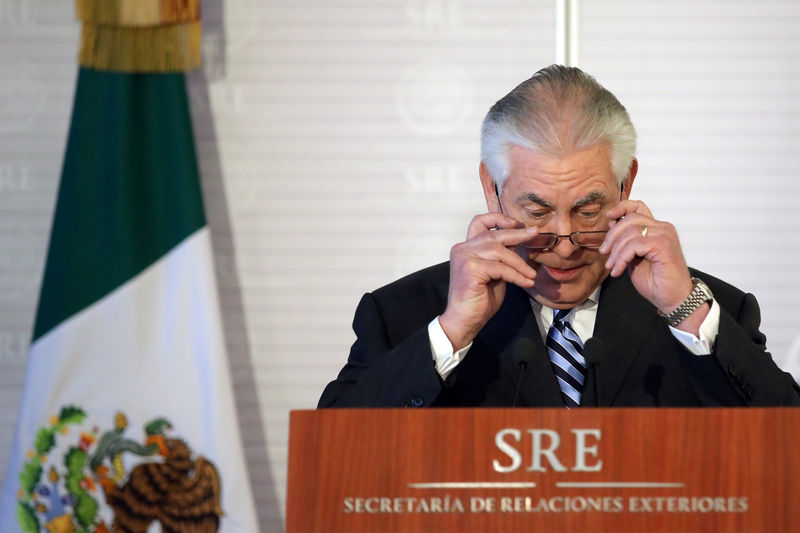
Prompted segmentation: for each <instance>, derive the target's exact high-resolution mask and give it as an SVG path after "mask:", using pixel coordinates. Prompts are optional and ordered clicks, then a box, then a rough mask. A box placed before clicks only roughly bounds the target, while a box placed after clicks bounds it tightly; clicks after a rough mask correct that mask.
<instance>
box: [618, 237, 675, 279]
mask: <svg viewBox="0 0 800 533" xmlns="http://www.w3.org/2000/svg"><path fill="white" fill-rule="evenodd" d="M662 245H663V239H661V238H650V237H639V238H634V239H630V240H628V241H627V242H625V244H624V245H622V246H617V247H615V248H614V250H612V252H611V254H610V255H609V257H608V259H607V260H606V264H605V266H606V268H608V269H609V270H611V276H612V277H617V276H620V275H622V273H623V272H625V269H626V268H627V266H628V264H629V263H630V262H631V261H633V260H634V259H635V258H636V257H641V258H643V259H647V260H653V259H654V258H656V257H657V256H658V252H659V250H660V249H661V247H662Z"/></svg>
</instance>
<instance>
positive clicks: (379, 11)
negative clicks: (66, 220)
mask: <svg viewBox="0 0 800 533" xmlns="http://www.w3.org/2000/svg"><path fill="white" fill-rule="evenodd" d="M555 3H556V0H394V1H392V0H383V1H376V0H333V1H328V2H322V1H316V2H314V1H308V0H295V1H292V2H288V1H283V2H281V1H277V0H228V1H226V2H225V3H224V5H220V4H221V3H217V2H206V3H205V4H204V6H203V8H204V11H203V15H204V54H205V66H204V69H203V71H202V72H197V73H194V74H192V75H191V76H190V78H189V80H190V82H189V86H190V95H191V98H192V107H193V114H194V120H195V131H196V137H197V146H198V155H199V157H200V161H201V168H202V172H203V183H204V189H205V194H206V203H207V211H208V215H209V221H210V225H211V229H212V234H213V238H214V247H215V256H216V261H217V267H218V278H219V281H220V290H221V293H222V294H221V297H222V303H223V307H224V309H223V311H224V320H225V327H226V334H227V341H228V347H229V350H230V358H231V367H232V371H233V376H234V380H235V383H236V392H237V403H238V408H239V410H240V420H241V422H242V431H243V438H244V442H245V445H246V454H247V460H248V465H249V468H250V471H251V475H252V480H253V485H254V490H255V493H256V494H255V495H256V500H257V504H258V508H259V513H260V516H259V517H260V521H261V525H262V530H263V531H265V532H272V531H280V530H281V529H282V513H283V510H282V507H283V502H284V492H285V480H286V452H287V442H286V438H287V432H288V427H287V423H288V412H289V410H290V409H299V408H312V407H314V406H315V405H316V400H317V398H318V396H319V393H320V392H321V391H322V388H323V387H324V385H325V383H326V382H327V381H329V380H330V379H332V378H333V377H334V376H335V375H336V373H337V372H338V370H339V368H340V367H341V365H342V364H343V363H344V361H345V358H346V356H347V352H348V348H349V345H350V343H351V342H352V340H353V335H352V332H351V331H350V327H349V326H350V321H351V318H352V312H353V310H354V308H355V305H356V303H357V302H358V299H359V297H360V296H361V294H362V293H363V292H365V291H367V290H371V289H374V288H376V287H378V286H380V285H382V284H384V283H386V282H389V281H391V280H392V279H394V278H396V277H398V276H400V275H402V274H405V273H408V272H411V271H413V270H416V269H418V268H421V267H424V266H427V265H429V264H432V263H435V262H439V261H442V260H445V259H446V258H447V255H448V251H449V247H450V246H451V245H452V244H453V243H454V242H456V241H457V240H460V239H462V238H463V236H464V233H465V230H466V224H467V223H468V221H469V219H470V218H471V217H472V215H473V214H475V213H476V212H478V211H480V210H483V209H484V204H483V200H482V197H481V193H480V188H479V184H478V180H477V166H478V133H479V132H478V130H479V126H480V121H481V119H482V117H483V114H484V113H485V111H486V110H487V109H488V108H489V106H490V105H491V104H493V103H494V102H495V101H496V100H497V99H498V98H499V97H500V96H502V95H503V94H505V93H506V92H508V90H510V89H511V88H512V87H513V86H514V85H516V83H518V82H519V81H521V80H522V79H524V78H526V77H528V76H529V75H530V74H532V73H533V72H534V71H536V70H537V69H539V68H540V67H542V66H544V65H547V64H549V63H551V62H553V61H554V58H555V50H556V46H555V38H556V32H555ZM579 7H580V9H579V17H578V44H579V63H580V65H581V66H582V67H584V68H585V69H586V70H587V71H589V72H590V73H592V74H594V75H595V76H596V77H597V78H598V79H599V81H600V82H601V83H603V84H605V85H606V86H607V87H608V88H609V89H610V90H612V91H613V92H614V93H616V94H617V95H618V96H619V97H620V99H621V100H622V102H623V104H625V105H626V106H627V107H628V109H629V111H630V112H631V115H632V118H633V121H634V124H635V125H636V126H637V129H638V131H639V134H640V150H639V158H640V175H639V177H638V178H637V182H636V185H635V188H634V195H635V196H636V197H638V198H641V199H643V200H645V201H647V202H648V204H649V205H650V206H651V208H652V209H653V211H654V212H655V213H656V215H657V216H659V217H660V218H664V219H667V220H670V221H672V222H673V223H675V224H676V226H677V227H678V230H679V232H680V235H681V240H682V242H683V244H684V248H685V251H686V255H687V257H688V259H689V261H690V263H692V264H693V265H694V266H697V267H699V268H701V269H704V270H707V271H709V272H710V273H712V274H715V275H717V276H719V277H722V278H724V279H726V280H728V281H730V282H732V283H734V284H735V285H737V286H739V287H740V288H742V289H744V290H748V291H751V292H753V293H755V294H756V295H757V296H758V298H759V300H760V303H761V305H762V311H763V317H764V327H763V329H764V331H765V332H766V333H767V336H768V343H769V347H770V349H771V351H772V352H773V354H774V355H775V357H776V359H778V360H779V361H781V362H783V361H785V360H786V359H787V358H788V357H789V355H790V353H791V352H792V350H794V352H799V351H800V336H798V328H797V327H796V326H795V324H796V323H797V321H798V318H800V311H798V310H797V308H796V306H792V305H791V304H792V302H793V300H797V299H798V297H800V281H798V277H797V276H795V275H794V271H795V264H796V263H797V260H798V259H800V239H798V238H797V236H796V233H795V232H794V231H793V228H795V227H797V222H798V217H797V216H796V215H795V214H794V204H795V197H796V196H797V193H798V192H800V182H798V180H796V179H794V175H795V174H796V173H797V171H798V170H799V169H800V157H798V156H797V155H796V153H795V147H796V146H798V145H800V120H799V119H800V99H799V98H798V95H800V77H798V75H797V74H796V72H797V66H798V64H800V4H798V3H797V2H794V1H793V0H783V1H763V0H739V1H714V2H712V1H698V0H694V1H677V0H676V1H668V2H656V1H652V2H643V1H641V0H636V1H634V0H626V1H623V0H583V1H582V2H580V6H579ZM77 40H78V25H77V23H76V22H75V21H74V16H73V7H72V5H71V3H70V2H64V1H63V0H0V250H3V256H2V259H0V414H2V415H3V418H2V420H3V422H2V423H0V475H1V474H3V473H4V470H5V464H6V457H7V454H8V446H9V443H10V439H11V432H12V431H13V427H14V420H15V418H16V411H17V406H18V402H19V395H20V389H21V385H22V380H23V374H24V367H25V359H26V354H27V345H28V340H29V337H30V330H31V324H32V322H33V315H34V310H35V306H36V299H37V295H38V286H39V283H40V280H41V274H42V268H43V261H44V254H45V249H46V246H47V239H48V234H49V229H50V228H49V225H50V219H51V216H52V210H53V205H54V200H55V194H56V188H57V184H58V175H59V172H60V165H61V158H62V155H63V149H64V143H65V139H66V131H67V127H68V122H69V114H70V110H71V104H72V101H71V99H72V95H73V90H74V82H75V72H76V65H75V54H76V50H77ZM793 346H794V348H792V347H793Z"/></svg>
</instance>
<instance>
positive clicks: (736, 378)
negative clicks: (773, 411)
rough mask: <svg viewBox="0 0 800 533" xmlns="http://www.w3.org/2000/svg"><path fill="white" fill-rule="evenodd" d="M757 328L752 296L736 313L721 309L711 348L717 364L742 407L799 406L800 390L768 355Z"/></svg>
mask: <svg viewBox="0 0 800 533" xmlns="http://www.w3.org/2000/svg"><path fill="white" fill-rule="evenodd" d="M760 324H761V311H760V309H759V307H758V302H757V301H756V298H755V296H753V295H752V294H745V295H744V297H743V298H742V300H741V305H740V306H739V308H738V309H735V310H734V309H727V310H726V309H725V308H724V307H723V308H722V309H721V313H720V322H719V333H718V334H717V342H716V344H715V348H714V356H715V358H716V361H717V362H718V364H719V367H720V368H721V370H722V373H723V374H724V375H725V377H726V379H727V381H728V383H730V385H731V387H732V388H733V389H734V390H735V391H736V393H737V394H738V395H739V397H740V398H741V399H742V401H743V402H744V404H745V405H749V406H755V407H767V406H800V389H799V388H798V385H797V383H795V381H794V379H793V378H792V376H791V375H790V374H788V373H786V372H784V371H782V370H781V369H780V368H778V366H777V365H776V364H775V362H774V361H773V360H772V356H771V355H770V354H769V352H767V348H766V336H765V335H764V334H763V333H762V332H761V331H760V330H759V326H760Z"/></svg>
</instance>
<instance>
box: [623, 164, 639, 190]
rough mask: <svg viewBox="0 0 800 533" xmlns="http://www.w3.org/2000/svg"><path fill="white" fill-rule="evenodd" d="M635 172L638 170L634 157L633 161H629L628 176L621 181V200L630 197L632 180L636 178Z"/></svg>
mask: <svg viewBox="0 0 800 533" xmlns="http://www.w3.org/2000/svg"><path fill="white" fill-rule="evenodd" d="M637 172H639V161H638V160H637V159H636V158H635V157H634V158H633V161H631V167H630V168H629V169H628V177H626V178H625V181H623V182H622V200H627V199H628V198H630V196H631V189H632V188H633V180H634V179H636V173H637Z"/></svg>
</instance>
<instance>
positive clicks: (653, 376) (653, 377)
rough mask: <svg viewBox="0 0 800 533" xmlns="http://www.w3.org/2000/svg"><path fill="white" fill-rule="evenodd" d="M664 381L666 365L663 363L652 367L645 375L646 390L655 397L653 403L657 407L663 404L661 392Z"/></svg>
mask: <svg viewBox="0 0 800 533" xmlns="http://www.w3.org/2000/svg"><path fill="white" fill-rule="evenodd" d="M663 382H664V367H663V366H661V365H659V366H654V367H651V368H650V369H649V370H648V371H647V374H645V376H644V392H645V393H647V394H649V395H650V396H652V397H653V405H654V406H656V407H660V406H661V401H660V400H659V392H661V385H662V383H663Z"/></svg>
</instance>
